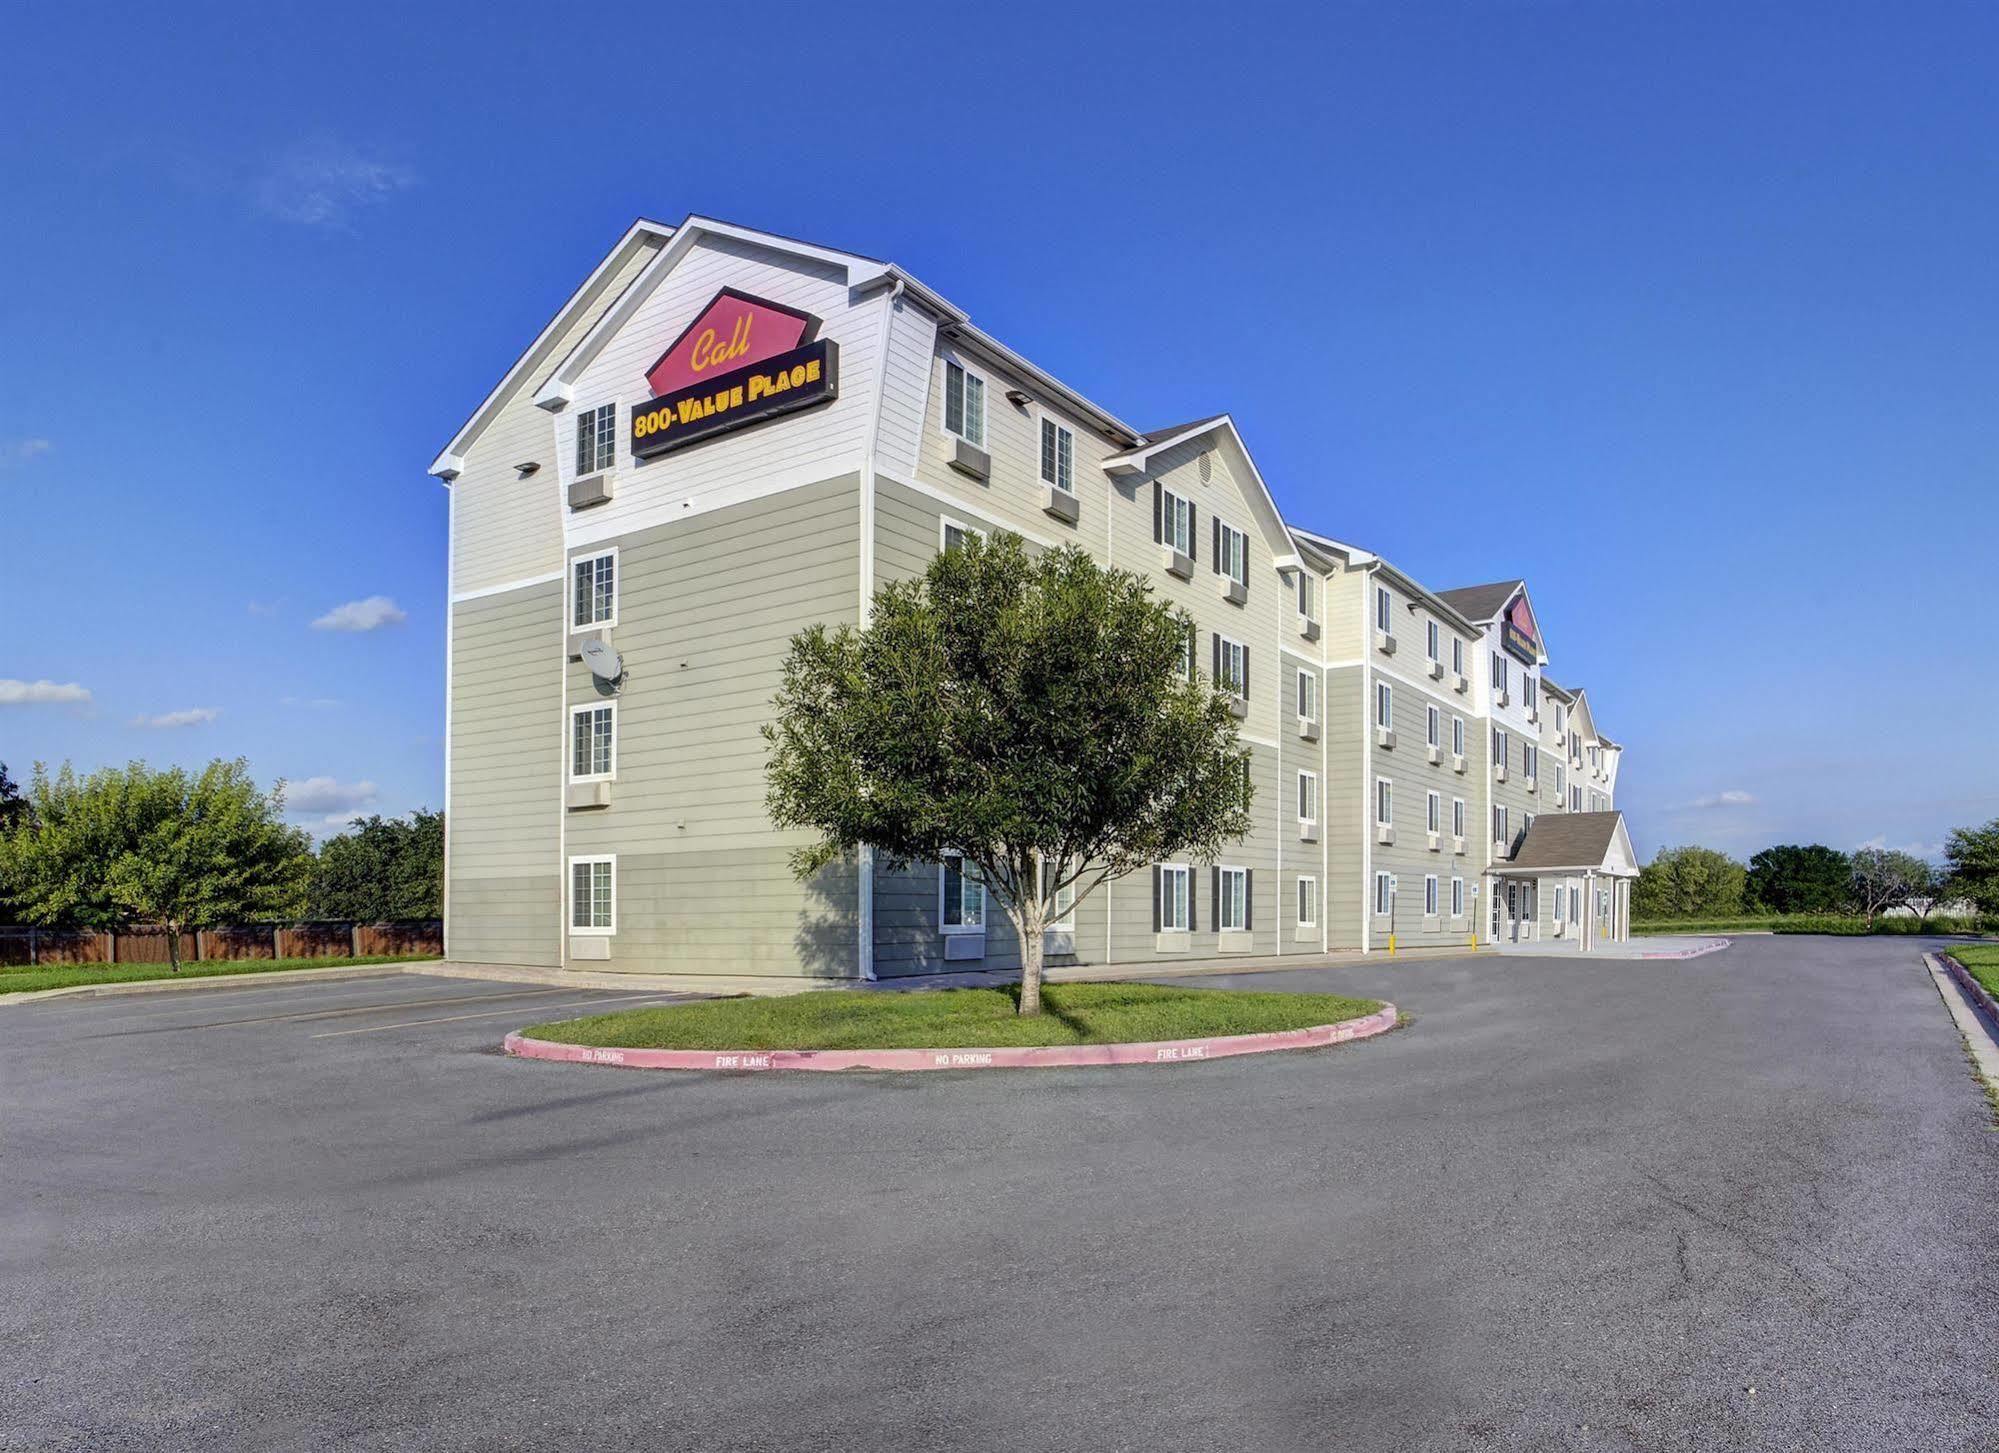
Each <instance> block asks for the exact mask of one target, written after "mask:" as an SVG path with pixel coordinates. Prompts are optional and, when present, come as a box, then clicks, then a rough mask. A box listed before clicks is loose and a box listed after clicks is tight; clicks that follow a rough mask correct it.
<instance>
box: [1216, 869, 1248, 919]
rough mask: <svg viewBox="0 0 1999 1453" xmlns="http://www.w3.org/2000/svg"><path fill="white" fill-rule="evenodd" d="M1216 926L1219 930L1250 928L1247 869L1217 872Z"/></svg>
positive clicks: (1220, 870) (1218, 870) (1219, 870)
mask: <svg viewBox="0 0 1999 1453" xmlns="http://www.w3.org/2000/svg"><path fill="white" fill-rule="evenodd" d="M1215 889H1216V892H1215V925H1216V927H1218V928H1221V929H1224V930H1227V929H1246V928H1248V927H1249V870H1248V869H1247V868H1217V869H1216V870H1215Z"/></svg>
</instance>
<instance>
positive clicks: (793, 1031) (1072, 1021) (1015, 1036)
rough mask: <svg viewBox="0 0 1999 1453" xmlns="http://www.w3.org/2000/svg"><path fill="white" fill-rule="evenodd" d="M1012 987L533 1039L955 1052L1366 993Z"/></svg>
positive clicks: (610, 1023)
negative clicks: (1033, 1009)
mask: <svg viewBox="0 0 1999 1453" xmlns="http://www.w3.org/2000/svg"><path fill="white" fill-rule="evenodd" d="M1018 999H1019V990H1018V989H1016V988H1011V987H1009V988H1002V989H924V990H914V991H910V992H906V993H895V992H886V991H863V990H851V991H836V990H825V991H819V992H814V993H809V994H792V995H789V996H786V997H783V998H767V999H747V998H745V999H717V1000H711V1001H709V1002H707V1003H701V1004H674V1005H668V1006H667V1007H665V1008H659V1009H634V1010H631V1011H629V1012H627V1013H623V1014H596V1015H592V1016H590V1017H589V1018H587V1019H565V1020H562V1021H560V1022H557V1023H553V1024H537V1025H535V1026H534V1027H533V1028H532V1029H528V1030H525V1031H523V1032H524V1033H526V1034H527V1035H528V1036H529V1037H531V1038H535V1039H550V1040H557V1041H560V1042H563V1043H568V1044H588V1045H597V1046H601V1047H603V1048H616V1049H957V1048H970V1047H977V1048H988V1047H994V1048H1015V1047H1019V1046H1025V1045H1047V1044H1120V1043H1127V1042H1133V1041H1140V1042H1142V1041H1146V1040H1155V1039H1198V1038H1203V1037H1205V1036H1208V1035H1221V1034H1263V1033H1269V1032H1271V1031H1273V1030H1279V1029H1305V1028H1309V1027H1310V1026H1312V1025H1315V1024H1336V1023H1338V1022H1339V1021H1341V1020H1343V1019H1358V1018H1360V1017H1361V1016H1363V1015H1367V1014H1372V1013H1373V1012H1374V1011H1375V1010H1377V1009H1379V1008H1380V1007H1381V1005H1380V1004H1379V1003H1377V1002H1376V1001H1374V1000H1372V999H1349V998H1347V997H1345V996H1344V995H1340V994H1258V993H1246V992H1242V991H1239V990H1235V989H1180V988H1169V987H1166V986H1163V985H1159V984H1045V985H1043V986H1042V990H1041V1005H1042V1013H1041V1015H1040V1016H1039V1017H1038V1018H1035V1019H1022V1018H1020V1017H1019V1016H1018V1015H1016V1014H1015V1013H1014V1006H1015V1004H1016V1003H1017V1002H1018Z"/></svg>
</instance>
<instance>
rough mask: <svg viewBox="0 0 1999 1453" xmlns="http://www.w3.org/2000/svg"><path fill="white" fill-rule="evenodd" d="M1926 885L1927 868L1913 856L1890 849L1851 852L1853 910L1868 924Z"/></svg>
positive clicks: (1928, 875)
mask: <svg viewBox="0 0 1999 1453" xmlns="http://www.w3.org/2000/svg"><path fill="white" fill-rule="evenodd" d="M1929 883H1930V865H1929V864H1928V863H1926V862H1924V861H1923V860H1922V859H1921V858H1919V857H1917V856H1916V855H1915V854H1914V853H1903V852H1897V851H1896V850H1895V849H1893V848H1858V849H1856V850H1855V851H1854V854H1853V887H1852V890H1851V897H1852V900H1853V905H1854V907H1856V908H1858V909H1859V910H1860V912H1861V914H1862V916H1864V917H1865V918H1866V919H1867V921H1868V922H1869V923H1872V922H1873V921H1874V915H1875V914H1877V913H1881V912H1884V911H1885V910H1887V909H1890V908H1900V907H1903V906H1904V905H1906V904H1907V903H1908V902H1909V900H1910V899H1911V898H1913V897H1916V896H1917V895H1919V894H1921V893H1922V892H1923V891H1924V890H1925V889H1926V888H1927V887H1928V886H1929ZM1925 916H1927V915H1925Z"/></svg>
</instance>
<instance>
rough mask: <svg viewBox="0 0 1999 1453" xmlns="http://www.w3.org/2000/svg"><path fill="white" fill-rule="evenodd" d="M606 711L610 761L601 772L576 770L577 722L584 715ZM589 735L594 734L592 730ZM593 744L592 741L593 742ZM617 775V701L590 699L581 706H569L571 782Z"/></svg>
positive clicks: (604, 780)
mask: <svg viewBox="0 0 1999 1453" xmlns="http://www.w3.org/2000/svg"><path fill="white" fill-rule="evenodd" d="M600 711H601V712H607V713H609V715H610V718H611V752H610V757H611V763H610V766H608V767H607V768H605V769H604V770H603V771H602V772H585V773H582V774H578V772H577V770H576V731H577V725H578V723H579V722H580V721H581V720H582V719H583V718H584V717H586V716H595V715H596V714H597V713H598V712H600ZM591 735H592V736H593V737H594V736H595V731H594V730H593V731H592V733H591ZM593 746H594V742H593ZM617 775H618V703H617V702H615V701H592V702H588V703H586V704H585V705H582V706H572V707H570V708H569V780H570V781H571V782H609V781H610V780H612V779H613V778H614V777H616V776H617Z"/></svg>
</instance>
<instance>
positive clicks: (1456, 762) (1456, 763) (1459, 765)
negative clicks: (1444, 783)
mask: <svg viewBox="0 0 1999 1453" xmlns="http://www.w3.org/2000/svg"><path fill="white" fill-rule="evenodd" d="M1451 770H1452V771H1453V772H1455V773H1457V774H1458V775H1459V776H1460V777H1462V776H1464V774H1465V759H1464V758H1463V757H1452V758H1451Z"/></svg>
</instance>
